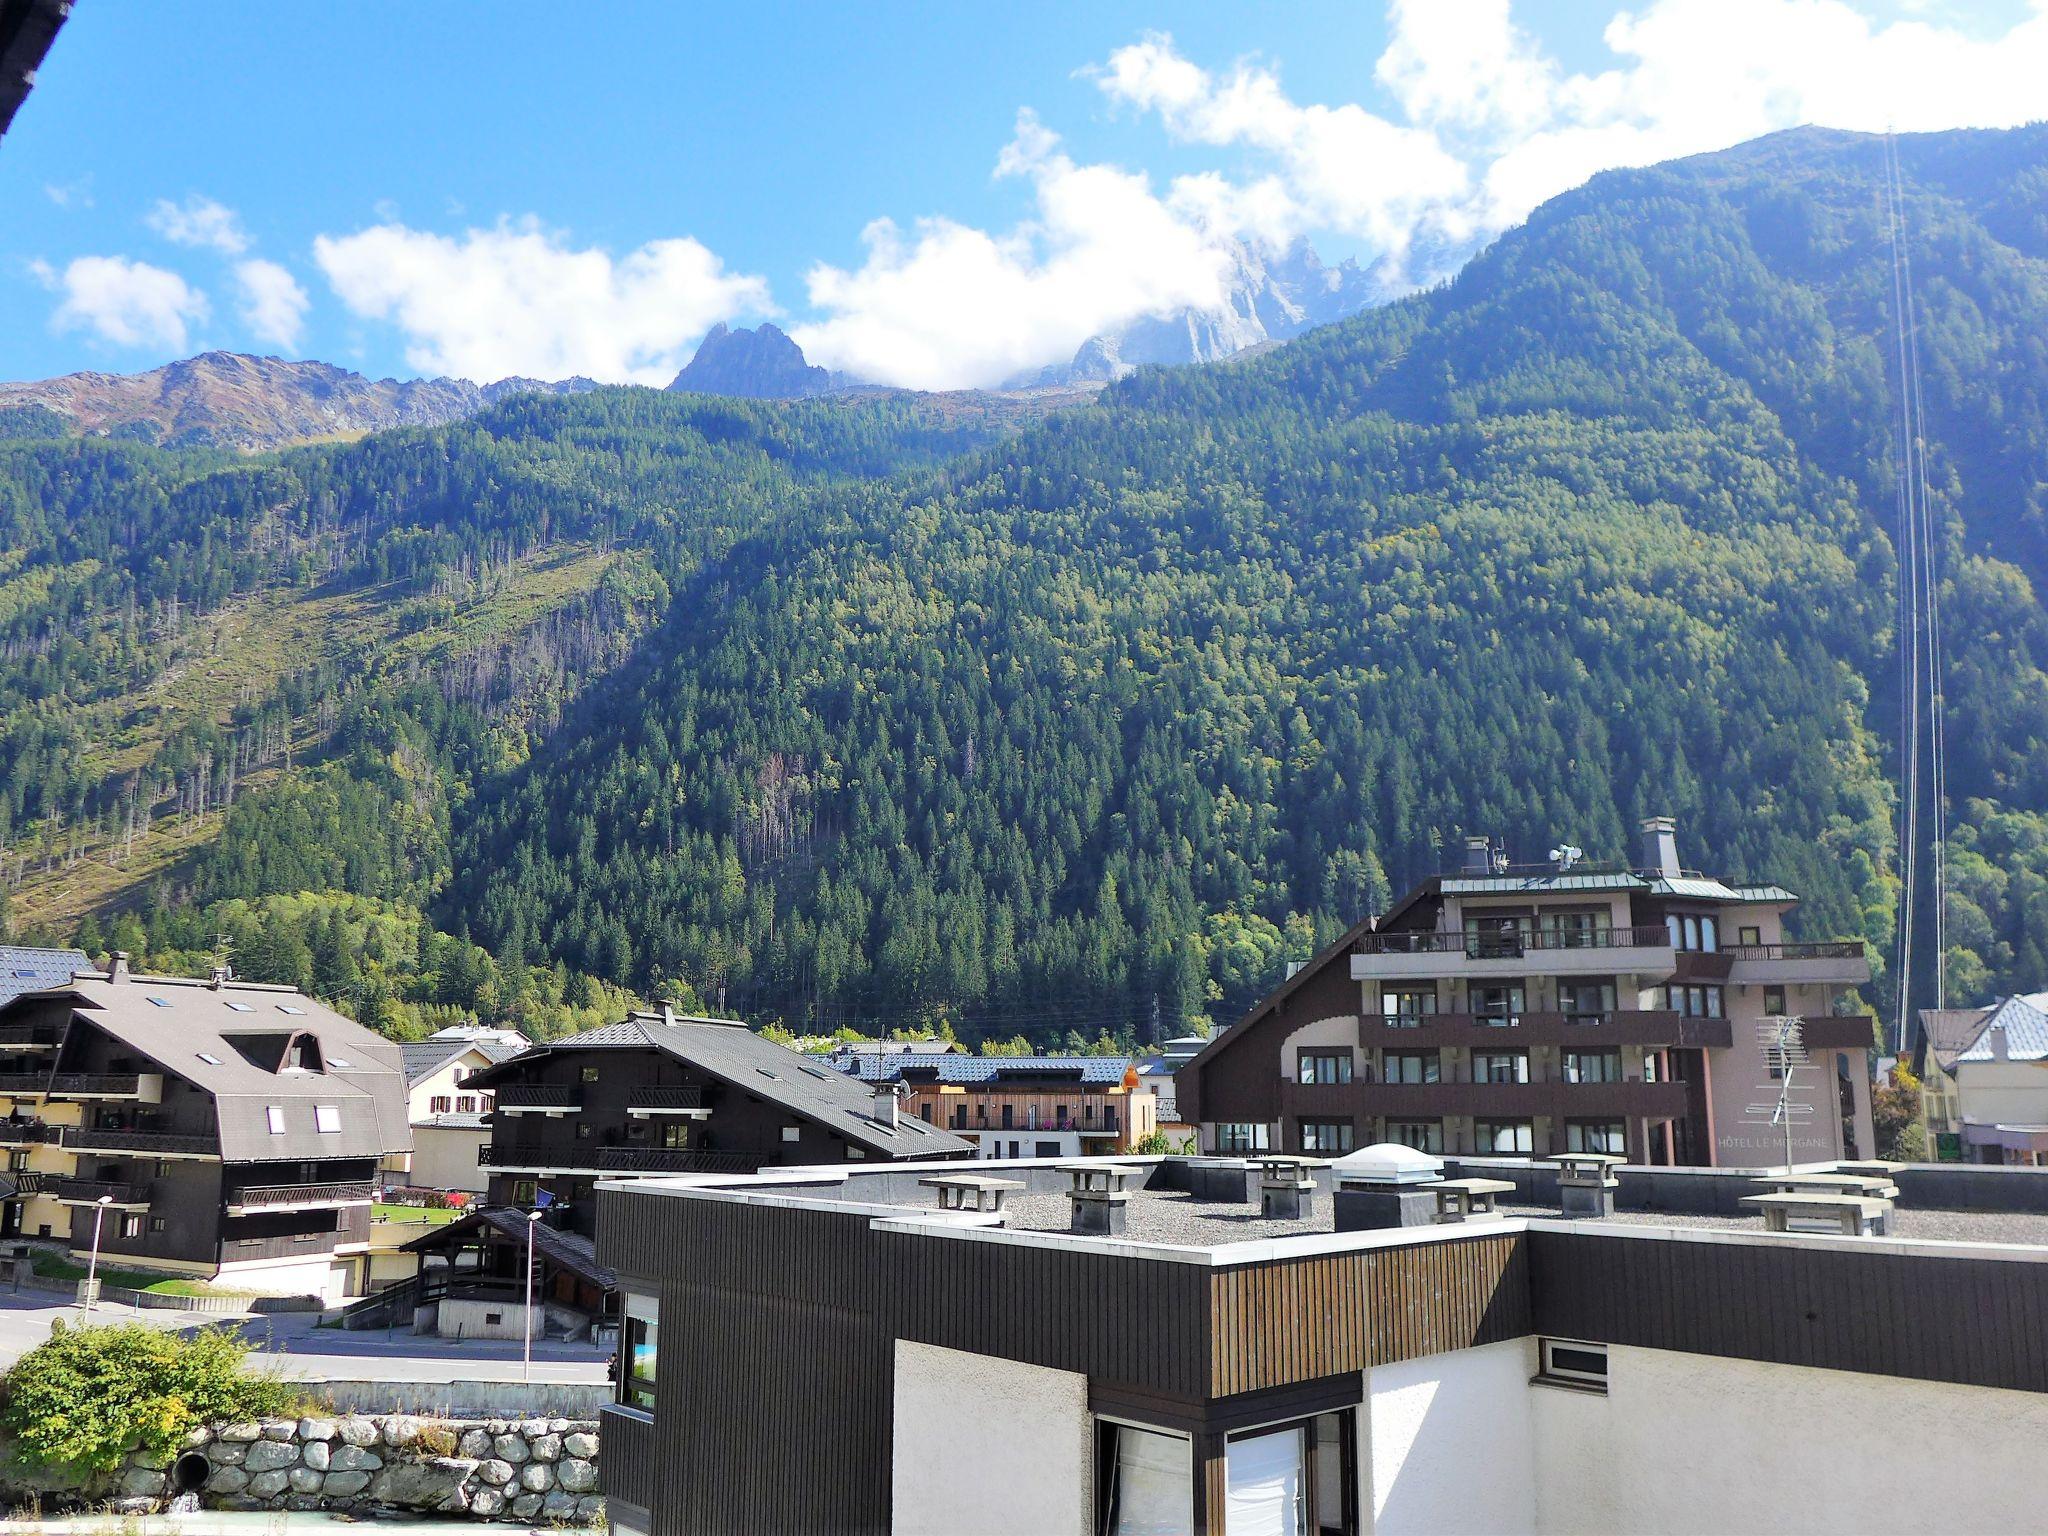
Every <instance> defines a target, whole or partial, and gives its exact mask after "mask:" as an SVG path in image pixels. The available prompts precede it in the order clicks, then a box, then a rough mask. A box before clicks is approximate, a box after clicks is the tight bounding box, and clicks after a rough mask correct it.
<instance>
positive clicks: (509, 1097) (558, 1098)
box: [492, 1083, 583, 1110]
mask: <svg viewBox="0 0 2048 1536" xmlns="http://www.w3.org/2000/svg"><path fill="white" fill-rule="evenodd" d="M492 1093H493V1096H494V1097H493V1102H494V1103H495V1104H496V1106H497V1107H498V1108H499V1109H565V1110H567V1109H581V1108H582V1107H583V1085H582V1084H580V1083H506V1084H505V1085H504V1086H503V1087H501V1088H496V1089H493V1090H492Z"/></svg>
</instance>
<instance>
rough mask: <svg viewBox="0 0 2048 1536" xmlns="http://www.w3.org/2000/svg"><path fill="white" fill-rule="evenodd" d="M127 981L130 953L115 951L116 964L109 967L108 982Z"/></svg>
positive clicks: (122, 950)
mask: <svg viewBox="0 0 2048 1536" xmlns="http://www.w3.org/2000/svg"><path fill="white" fill-rule="evenodd" d="M127 979H128V951H127V950H125V949H117V950H115V951H114V963H113V964H112V965H110V966H108V967H107V980H109V981H126V980H127Z"/></svg>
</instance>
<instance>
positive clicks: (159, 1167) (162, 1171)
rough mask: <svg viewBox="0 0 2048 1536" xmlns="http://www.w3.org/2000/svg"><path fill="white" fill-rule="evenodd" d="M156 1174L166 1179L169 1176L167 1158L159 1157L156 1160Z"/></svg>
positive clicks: (169, 1170) (169, 1165)
mask: <svg viewBox="0 0 2048 1536" xmlns="http://www.w3.org/2000/svg"><path fill="white" fill-rule="evenodd" d="M156 1176H157V1177H158V1178H160V1179H168V1178H169V1177H170V1176H171V1164H170V1160H169V1159H168V1158H162V1157H160V1158H158V1159H157V1160H156Z"/></svg>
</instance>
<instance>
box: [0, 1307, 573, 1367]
mask: <svg viewBox="0 0 2048 1536" xmlns="http://www.w3.org/2000/svg"><path fill="white" fill-rule="evenodd" d="M93 1316H94V1318H95V1319H96V1320H98V1321H102V1322H112V1321H120V1322H124V1323H125V1322H140V1323H144V1324H147V1325H148V1326H150V1327H153V1328H175V1329H183V1330H189V1329H194V1328H204V1327H208V1326H212V1325H216V1324H220V1323H227V1324H230V1325H232V1326H234V1327H235V1328H237V1329H239V1330H240V1331H241V1333H242V1334H243V1336H244V1337H246V1338H247V1339H248V1340H249V1341H250V1342H251V1343H252V1344H255V1345H256V1346H257V1347H258V1348H260V1349H264V1350H269V1351H274V1352H275V1353H277V1354H278V1355H279V1356H281V1357H283V1364H284V1367H285V1369H286V1370H288V1371H289V1373H290V1374H292V1375H294V1376H297V1377H300V1378H302V1379H304V1380H306V1381H358V1380H364V1379H374V1380H378V1381H518V1380H519V1379H520V1377H521V1362H520V1349H519V1345H518V1344H517V1343H516V1342H515V1343H506V1342H501V1341H497V1340H483V1339H463V1340H460V1341H455V1340H448V1339H436V1338H427V1337H421V1336H419V1335H415V1334H411V1333H405V1332H400V1331H392V1332H384V1331H382V1330H374V1331H366V1332H361V1333H351V1332H346V1331H344V1330H342V1329H339V1328H316V1327H315V1326H314V1324H315V1323H316V1322H317V1321H318V1318H317V1317H316V1316H315V1315H314V1314H311V1313H304V1312H287V1313H279V1314H275V1315H264V1316H257V1317H206V1316H200V1315H196V1314H194V1313H190V1312H159V1311H154V1310H150V1309H141V1310H137V1309H135V1308H131V1307H121V1306H102V1307H99V1308H98V1309H96V1311H95V1312H94V1314H93ZM60 1317H61V1318H62V1319H64V1321H65V1322H66V1323H75V1322H77V1321H78V1318H79V1311H78V1308H77V1307H75V1306H71V1305H68V1304H58V1303H57V1300H56V1297H55V1296H54V1295H52V1294H49V1293H42V1292H33V1291H24V1292H20V1293H18V1294H11V1295H0V1370H4V1369H5V1368H6V1367H8V1366H10V1365H12V1364H13V1363H14V1362H15V1361H16V1360H17V1359H19V1358H20V1357H21V1356H22V1355H23V1354H25V1353H27V1352H28V1351H29V1350H31V1349H33V1348H35V1346H36V1345H38V1344H40V1343H42V1341H43V1340H44V1339H46V1338H48V1337H49V1336H50V1324H51V1322H52V1321H53V1320H54V1319H57V1318H60ZM610 1353H611V1347H610V1344H609V1343H607V1344H606V1345H605V1346H604V1347H602V1348H599V1347H597V1346H594V1345H591V1344H565V1343H562V1342H559V1341H556V1340H548V1341H545V1342H537V1343H535V1345H534V1347H533V1379H534V1380H535V1381H545V1382H563V1383H579V1384H593V1383H598V1382H602V1381H603V1380H604V1379H605V1362H606V1360H607V1358H608V1357H609V1356H610Z"/></svg>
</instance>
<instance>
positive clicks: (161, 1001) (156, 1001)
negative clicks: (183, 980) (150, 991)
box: [149, 997, 171, 1008]
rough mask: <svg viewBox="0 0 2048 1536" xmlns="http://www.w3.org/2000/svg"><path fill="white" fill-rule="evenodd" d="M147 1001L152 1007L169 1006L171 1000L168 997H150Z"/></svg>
mask: <svg viewBox="0 0 2048 1536" xmlns="http://www.w3.org/2000/svg"><path fill="white" fill-rule="evenodd" d="M149 1003H150V1006H151V1007H152V1008H168V1007H170V1006H171V1000H170V999H169V998H168V997H152V998H151V999H150V1000H149Z"/></svg>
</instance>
